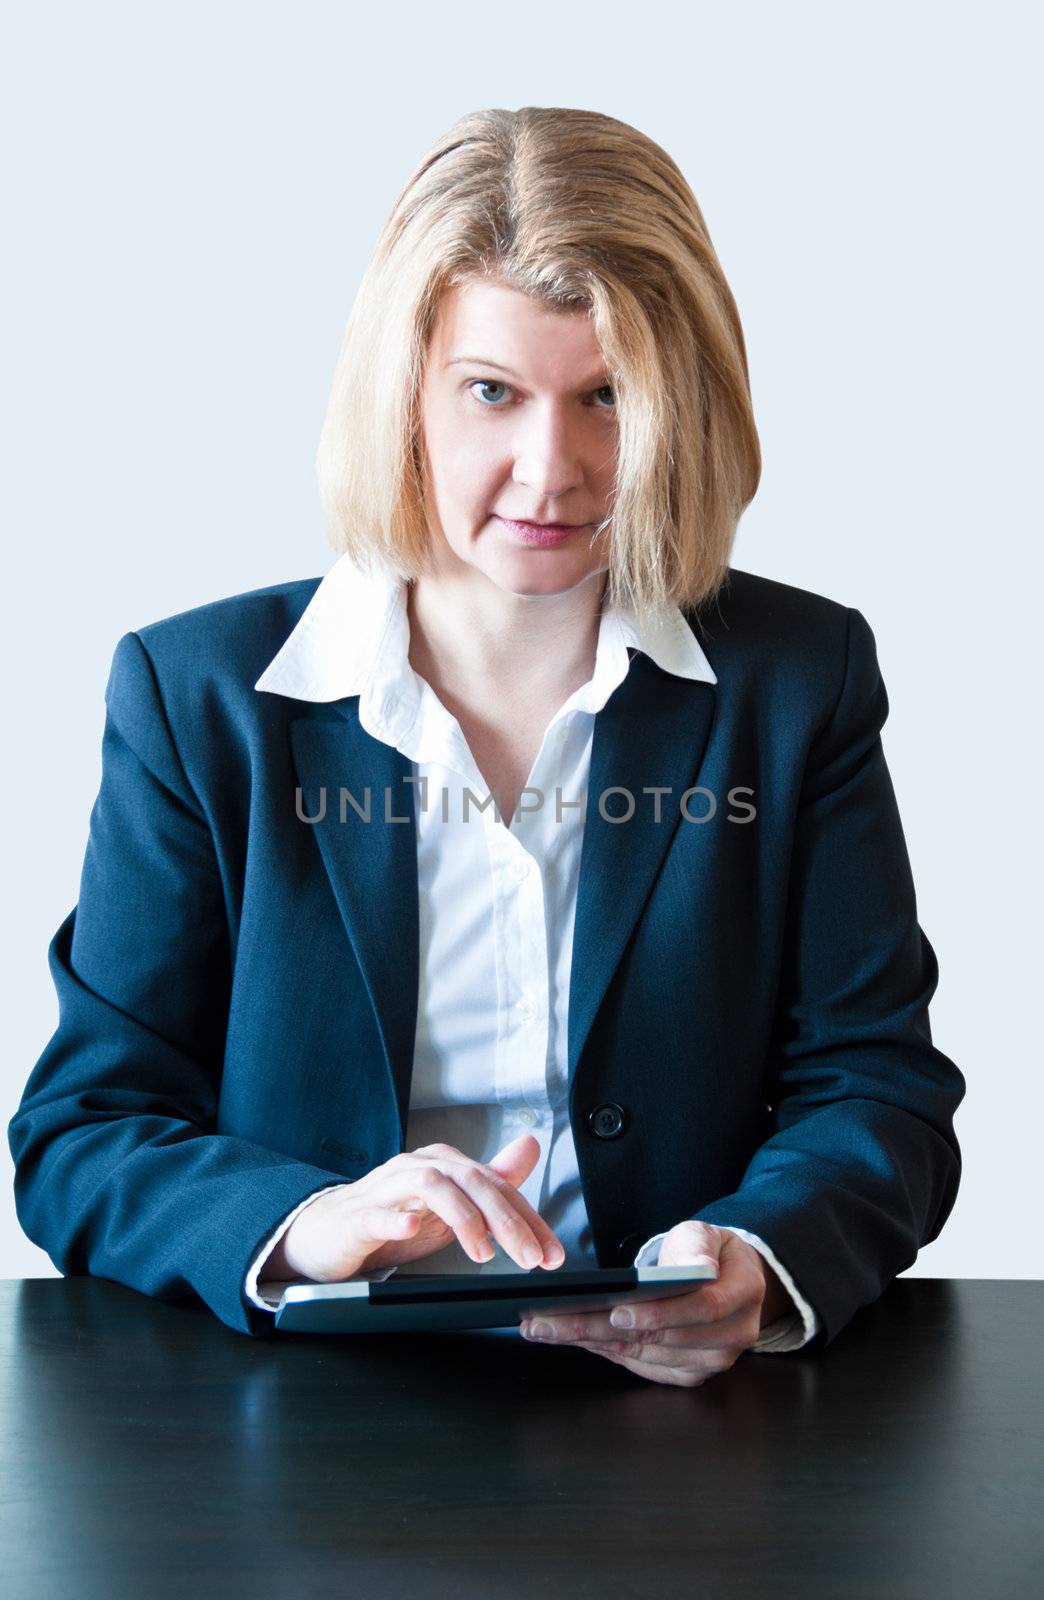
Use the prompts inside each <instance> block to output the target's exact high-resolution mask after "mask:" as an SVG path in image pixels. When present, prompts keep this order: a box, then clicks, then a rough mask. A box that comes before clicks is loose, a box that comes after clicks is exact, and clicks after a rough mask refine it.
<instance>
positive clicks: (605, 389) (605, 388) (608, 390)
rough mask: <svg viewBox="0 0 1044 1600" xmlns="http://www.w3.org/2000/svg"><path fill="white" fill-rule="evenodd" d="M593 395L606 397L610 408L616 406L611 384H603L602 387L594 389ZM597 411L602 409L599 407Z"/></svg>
mask: <svg viewBox="0 0 1044 1600" xmlns="http://www.w3.org/2000/svg"><path fill="white" fill-rule="evenodd" d="M595 394H603V395H608V396H609V404H610V405H611V406H615V404H616V396H615V395H614V393H613V388H612V384H609V383H603V385H602V387H601V388H600V389H596V390H595ZM598 409H599V410H601V409H602V408H601V407H600V406H599V408H598Z"/></svg>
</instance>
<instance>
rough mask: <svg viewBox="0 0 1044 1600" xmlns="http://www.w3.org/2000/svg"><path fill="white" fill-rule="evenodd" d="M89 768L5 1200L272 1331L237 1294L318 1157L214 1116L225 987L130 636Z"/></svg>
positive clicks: (147, 665)
mask: <svg viewBox="0 0 1044 1600" xmlns="http://www.w3.org/2000/svg"><path fill="white" fill-rule="evenodd" d="M105 698H106V717H105V728H104V733H103V739H102V778H101V786H100V789H99V791H98V795H97V799H96V801H95V804H94V808H93V810H92V812H91V819H90V829H89V835H88V842H87V849H86V855H85V858H84V864H83V871H82V875H81V880H80V896H79V903H78V905H77V906H76V907H74V909H73V910H72V911H71V912H70V913H69V915H68V917H67V918H66V919H65V921H64V922H63V923H62V924H61V926H60V927H59V929H58V931H57V932H56V934H55V935H54V938H53V940H52V942H51V945H50V948H49V951H48V959H49V963H50V970H51V975H52V977H53V980H54V984H55V988H56V990H57V996H58V1010H59V1021H58V1026H57V1029H56V1031H55V1032H54V1034H53V1036H52V1037H51V1039H50V1042H49V1043H48V1044H47V1046H46V1047H45V1049H44V1051H43V1054H42V1055H41V1057H40V1059H39V1060H38V1062H37V1063H36V1066H35V1067H34V1068H33V1071H32V1073H31V1074H30V1077H29V1080H28V1082H27V1084H26V1087H25V1090H24V1093H23V1096H22V1100H21V1103H20V1105H19V1107H18V1110H17V1111H16V1113H15V1116H14V1118H13V1119H12V1121H11V1123H10V1125H9V1129H8V1141H9V1144H10V1148H11V1153H12V1155H13V1157H14V1163H15V1204H16V1209H17V1212H18V1217H19V1221H20V1222H21V1225H22V1227H23V1228H24V1230H25V1232H26V1233H27V1234H28V1236H29V1238H30V1239H32V1240H33V1241H34V1242H35V1243H36V1244H38V1245H40V1246H41V1247H42V1248H43V1249H44V1250H46V1251H47V1253H48V1255H49V1256H50V1257H51V1260H52V1261H53V1262H54V1264H55V1266H56V1267H58V1268H59V1270H60V1271H61V1272H63V1273H65V1274H85V1273H89V1274H93V1275H95V1276H98V1277H102V1278H111V1279H114V1280H116V1281H117V1282H118V1283H123V1284H127V1285H128V1286H129V1287H130V1288H132V1289H137V1290H139V1291H140V1292H141V1293H143V1294H148V1295H152V1296H155V1297H157V1298H159V1299H163V1300H171V1301H183V1300H197V1301H198V1300H200V1299H201V1300H203V1301H204V1302H205V1303H206V1304H207V1305H208V1306H209V1307H210V1308H211V1309H212V1310H213V1311H214V1312H215V1313H216V1314H217V1316H218V1317H220V1319H221V1320H222V1321H223V1322H225V1323H226V1324H227V1325H228V1326H229V1327H231V1328H235V1329H237V1330H238V1331H240V1332H244V1333H250V1334H255V1335H259V1334H264V1333H268V1332H270V1331H271V1329H272V1326H273V1323H272V1318H271V1316H270V1315H269V1314H268V1313H266V1312H264V1311H261V1310H260V1309H258V1308H257V1307H256V1306H254V1305H252V1304H251V1303H250V1302H249V1301H248V1300H247V1298H246V1296H245V1295H244V1292H243V1286H244V1279H245V1274H246V1268H247V1265H248V1263H249V1262H250V1261H251V1259H252V1258H253V1256H254V1255H255V1254H256V1252H257V1250H258V1248H259V1246H260V1244H261V1242H262V1240H264V1239H265V1238H267V1237H268V1235H269V1234H270V1233H271V1231H272V1229H273V1227H274V1225H275V1224H276V1223H277V1222H278V1221H279V1219H280V1218H282V1217H283V1216H285V1215H286V1213H287V1212H289V1211H291V1210H292V1209H293V1208H294V1207H295V1206H296V1205H297V1204H298V1203H299V1202H300V1201H301V1200H302V1199H303V1198H304V1197H305V1196H306V1195H308V1194H310V1193H312V1192H313V1191H315V1190H317V1189H320V1188H323V1187H326V1186H328V1185H331V1184H334V1183H339V1182H341V1183H343V1181H344V1176H343V1174H341V1173H336V1172H329V1171H327V1170H325V1169H323V1168H320V1167H313V1166H310V1165H309V1164H307V1163H305V1162H301V1161H297V1160H292V1159H289V1158H288V1157H287V1156H285V1155H281V1154H279V1153H278V1152H277V1151H274V1150H269V1149H267V1148H265V1147H263V1146H261V1145H259V1144H254V1143H251V1142H250V1141H248V1140H245V1139H239V1138H234V1137H230V1136H229V1135H226V1134H221V1133H218V1132H217V1131H216V1125H217V1114H218V1101H219V1091H220V1084H221V1071H222V1061H223V1053H224V1041H225V1032H226V1026H227V1018H228V1010H229V1003H230V994H231V978H232V972H231V956H230V939H229V930H228V915H227V909H226V902H225V896H224V893H223V888H222V877H221V872H220V869H219V865H218V860H217V856H216V851H215V846H214V838H213V835H212V833H211V830H210V827H209V825H208V823H207V821H206V818H205V815H204V813H203V810H202V808H201V805H200V803H199V800H198V799H197V796H196V795H195V794H194V793H193V790H192V788H191V786H190V784H189V782H188V779H187V777H186V775H185V770H184V768H183V766H182V763H181V761H180V759H179V756H178V753H177V749H176V747H175V744H174V739H173V737H172V734H171V730H170V727H169V725H168V722H167V718H166V715H165V712H164V708H163V704H162V701H161V697H160V692H159V687H158V684H157V681H156V678H155V675H154V672H153V668H152V664H151V661H150V659H149V656H148V654H147V652H146V650H145V647H144V644H143V643H142V641H141V640H140V639H139V638H138V636H137V634H134V633H129V634H125V635H124V636H123V638H122V639H120V641H119V643H118V644H117V646H116V650H115V653H114V656H113V660H112V668H111V672H110V675H109V681H108V685H107V688H106V696H105Z"/></svg>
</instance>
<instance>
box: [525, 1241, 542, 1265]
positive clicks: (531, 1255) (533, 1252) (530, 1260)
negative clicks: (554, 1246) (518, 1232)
mask: <svg viewBox="0 0 1044 1600" xmlns="http://www.w3.org/2000/svg"><path fill="white" fill-rule="evenodd" d="M543 1254H544V1252H543V1251H542V1250H541V1248H540V1246H539V1245H538V1244H527V1245H526V1248H525V1249H524V1250H523V1252H522V1260H523V1261H524V1262H525V1264H526V1266H527V1267H538V1266H539V1265H540V1262H541V1258H542V1257H543Z"/></svg>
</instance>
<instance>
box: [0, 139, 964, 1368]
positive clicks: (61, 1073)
mask: <svg viewBox="0 0 1044 1600" xmlns="http://www.w3.org/2000/svg"><path fill="white" fill-rule="evenodd" d="M759 471H760V456H759V447H758V439H757V434H756V431H755V427H754V422H753V417H752V410H751V401H750V394H749V386H748V377H747V365H746V356H745V349H744V342H743V336H742V332H741V328H740V323H739V318H738V315H737V312H736V308H735V304H734V302H733V298H732V296H731V293H730V291H729V289H728V286H727V284H726V281H725V278H724V276H723V274H722V270H721V267H720V264H719V263H718V260H717V258H716V256H715V253H714V250H713V247H712V245H711V242H710V239H709V236H708V233H707V229H706V226H705V223H704V220H703V217H702V214H701V212H700V209H699V207H698V205H697V203H696V201H695V199H694V197H693V195H692V193H691V190H690V189H689V187H688V185H687V184H686V183H685V180H684V179H683V177H682V175H681V174H680V172H679V171H678V169H677V167H676V166H675V165H674V163H673V162H672V161H671V160H670V158H669V157H668V156H667V155H666V154H665V153H664V152H663V151H662V150H661V149H659V147H658V146H657V145H655V144H654V143H653V142H652V141H651V140H649V139H647V138H645V137H644V136H643V135H642V134H640V133H639V132H637V131H636V130H635V129H633V128H630V127H628V126H627V125H625V124H623V123H620V122H617V121H615V120H613V119H612V118H609V117H604V116H600V115H597V114H595V113H592V112H585V111H573V110H554V109H534V108H527V109H524V110H521V111H518V112H506V111H489V112H480V113H476V114H474V115H471V116H468V117H465V118H464V119H463V120H462V121H461V122H460V123H458V124H457V125H456V126H455V127H454V128H452V129H451V130H450V131H449V132H448V133H447V134H446V135H445V136H444V137H443V138H442V139H440V140H439V141H437V143H436V144H435V146H434V147H433V148H432V149H431V150H430V151H429V153H428V154H427V156H426V157H425V158H424V160H423V162H422V163H421V165H420V166H419V167H418V169H417V170H416V172H415V173H414V174H413V176H412V177H411V178H410V180H409V182H408V183H407V185H406V187H405V189H404V190H403V192H402V194H401V195H400V197H399V199H398V201H397V202H396V205H395V207H394V209H393V212H392V214H391V216H390V218H389V220H388V222H387V224H386V226H385V229H384V231H383V233H382V236H381V238H380V241H379V243H378V247H377V250H376V252H375V255H374V258H373V260H372V262H371V265H370V267H369V269H368V271H367V273H366V276H365V279H364V281H363V284H362V286H361V289H360V292H359V295H358V298H357V301H356V304H355V307H354V309H353V312H352V316H351V319H350V321H349V324H348V329H347V332H346V335H345V341H344V345H343V348H342V352H341V357H340V362H339V365H338V368H337V374H336V378H335V382H334V386H333V393H332V396H331V401H330V406H329V410H328V414H327V418H326V421H325V425H324V429H323V435H322V441H321V446H320V455H319V475H320V485H321V491H322V498H323V505H324V511H325V514H326V516H327V519H328V523H329V527H330V530H331V534H332V538H333V542H334V543H335V545H336V546H337V548H338V549H339V550H340V551H341V557H340V559H339V560H338V561H337V562H336V563H335V565H334V566H333V568H332V569H331V571H330V572H329V573H327V575H326V576H325V578H323V579H322V581H321V582H320V581H318V580H316V579H307V580H303V581H301V582H297V583H289V584H281V585H276V586H274V587H272V588H268V589H262V590H258V591H254V592H252V593H249V594H244V595H238V596H235V597H234V598H232V599H229V600H222V601H217V602H214V603H213V604H210V605H205V606H201V607H197V608H196V609H194V610H192V611H189V612H186V613H183V614H181V615H179V616H175V617H171V618H168V619H166V620H164V621H161V622H156V623H153V624H152V625H150V626H149V627H145V628H143V629H141V630H139V631H138V632H133V633H128V634H126V635H125V636H124V637H123V638H122V639H121V640H120V641H119V644H118V645H117V648H116V652H115V656H114V659H113V665H112V672H111V675H110V679H109V684H108V689H107V694H106V700H107V720H106V727H105V733H104V741H103V776H102V782H101V788H100V792H99V795H98V799H97V802H96V804H95V807H94V811H93V813H92V817H91V830H90V838H89V842H88V847H87V853H86V859H85V862H84V869H83V879H82V883H81V892H80V899H79V904H78V906H77V907H76V908H75V910H74V911H73V912H71V913H70V915H69V916H68V917H67V918H66V920H65V922H63V924H62V926H61V927H60V928H59V929H58V931H57V933H56V935H55V938H54V940H53V942H52V945H51V950H50V961H51V970H52V973H53V976H54V980H55V983H56V986H57V989H58V995H59V1000H60V1003H61V1020H60V1023H59V1026H58V1029H57V1031H56V1032H55V1034H54V1036H53V1038H52V1039H51V1041H50V1043H49V1044H48V1046H47V1048H46V1049H45V1050H44V1052H43V1055H42V1056H41V1058H40V1061H39V1062H38V1063H37V1065H36V1067H35V1069H34V1071H33V1073H32V1075H31V1076H30V1079H29V1082H28V1084H27V1087H26V1090H25V1094H24V1097H23V1100H22V1104H21V1106H20V1108H19V1110H18V1112H17V1114H16V1116H15V1117H14V1119H13V1121H12V1123H11V1128H10V1142H11V1148H12V1151H13V1154H14V1158H15V1163H16V1198H17V1204H18V1210H19V1216H20V1218H21V1221H22V1224H23V1226H24V1228H25V1230H26V1232H27V1233H28V1234H29V1236H30V1237H31V1238H32V1239H34V1240H36V1241H37V1242H38V1243H39V1244H40V1245H42V1246H43V1247H44V1248H45V1249H46V1250H47V1251H48V1252H49V1254H50V1255H51V1257H52V1259H53V1260H54V1262H55V1263H56V1265H57V1266H58V1267H59V1268H60V1269H61V1270H62V1271H63V1272H92V1273H96V1274H99V1275H101V1276H105V1277H109V1278H114V1279H116V1280H118V1281H120V1282H123V1283H126V1284H129V1285H131V1286H132V1287H134V1288H136V1289H139V1290H141V1291H142V1292H144V1293H147V1294H152V1295H157V1296H160V1297H162V1298H165V1299H182V1298H187V1297H191V1296H193V1295H196V1296H199V1297H201V1298H202V1299H203V1300H204V1301H205V1302H206V1303H207V1304H208V1305H210V1306H211V1308H212V1309H213V1310H214V1311H215V1312H216V1314H217V1315H218V1316H219V1317H220V1318H221V1319H222V1320H223V1321H224V1322H226V1323H227V1324H228V1325H229V1326H230V1327H232V1328H235V1329H238V1330H240V1331H245V1332H249V1333H252V1334H264V1333H266V1332H267V1331H269V1329H270V1327H271V1323H272V1317H271V1306H272V1304H274V1300H275V1299H276V1298H277V1295H274V1294H273V1291H272V1289H271V1288H270V1287H269V1288H268V1289H267V1292H266V1284H268V1285H270V1284H271V1282H272V1281H279V1280H284V1279H286V1278H301V1277H306V1278H312V1279H317V1280H320V1281H331V1280H338V1279H343V1278H347V1277H352V1276H356V1275H361V1276H372V1275H375V1274H377V1275H386V1274H387V1273H388V1272H389V1271H394V1270H405V1271H409V1270H410V1267H411V1264H412V1266H413V1270H421V1271H440V1270H459V1269H460V1268H461V1267H462V1266H463V1267H465V1268H466V1269H468V1270H481V1268H482V1265H483V1264H484V1263H489V1267H490V1269H491V1270H500V1269H502V1268H503V1267H508V1268H510V1269H512V1270H517V1268H519V1267H522V1268H528V1267H530V1266H533V1265H535V1264H539V1265H541V1266H542V1267H544V1268H546V1269H551V1270H553V1269H554V1268H555V1267H556V1266H559V1265H561V1263H562V1262H563V1260H564V1261H567V1262H572V1263H574V1264H578V1263H583V1262H587V1263H594V1262H597V1263H599V1264H601V1265H602V1266H614V1265H620V1264H630V1263H631V1262H632V1261H633V1262H635V1263H636V1264H637V1263H642V1264H644V1263H649V1262H655V1261H657V1260H658V1261H659V1262H660V1263H663V1264H667V1263H670V1262H683V1261H699V1260H703V1259H709V1260H710V1261H711V1262H713V1263H714V1264H715V1265H716V1267H717V1272H718V1276H717V1282H716V1283H714V1284H712V1285H705V1286H701V1287H700V1288H699V1289H697V1290H696V1291H694V1292H693V1293H692V1294H688V1295H683V1296H678V1297H676V1298H671V1299H669V1300H663V1301H659V1302H651V1303H646V1304H643V1305H641V1306H639V1307H637V1308H635V1309H634V1310H633V1311H631V1312H629V1313H627V1312H624V1313H623V1314H621V1312H623V1308H621V1312H614V1313H613V1314H612V1316H611V1317H610V1316H609V1315H608V1314H606V1313H590V1314H587V1315H584V1316H580V1315H570V1316H560V1317H558V1318H556V1319H553V1322H554V1323H557V1327H552V1330H551V1331H552V1334H557V1336H558V1337H559V1338H560V1339H561V1340H566V1341H569V1342H573V1343H577V1344H581V1345H582V1346H583V1347H584V1348H585V1349H588V1350H590V1351H592V1352H594V1353H597V1354H600V1355H602V1356H604V1357H606V1358H607V1359H609V1360H612V1361H617V1362H620V1363H622V1364H623V1365H624V1366H626V1367H628V1368H630V1369H631V1370H632V1371H634V1372H636V1373H638V1374H640V1375H641V1376H643V1377H646V1378H649V1379H651V1380H653V1381H657V1382H663V1383H670V1384H678V1385H683V1386H691V1385H694V1384H698V1383H701V1382H703V1381H705V1379H706V1378H707V1377H708V1376H711V1375H713V1374H715V1373H718V1372H722V1371H725V1370H727V1369H728V1368H729V1367H731V1366H732V1365H733V1363H734V1362H735V1361H736V1360H737V1358H738V1356H739V1355H740V1354H741V1353H742V1352H743V1351H744V1350H747V1349H752V1348H753V1349H757V1350H765V1351H774V1352H782V1351H787V1350H792V1349H798V1348H801V1347H802V1346H804V1345H807V1344H808V1343H809V1341H810V1340H812V1339H813V1338H818V1339H819V1341H820V1343H821V1344H822V1343H827V1342H829V1341H830V1340H831V1339H833V1338H834V1337H835V1336H836V1335H837V1333H838V1332H839V1331H840V1329H841V1328H842V1327H843V1326H844V1325H845V1324H846V1323H847V1322H848V1320H849V1319H850V1317H851V1316H852V1315H853V1313H854V1312H855V1310H856V1309H857V1308H858V1307H859V1306H860V1305H863V1304H866V1303H868V1302H870V1301H872V1300H873V1299H875V1298H876V1297H877V1296H878V1295H879V1294H880V1293H881V1291H882V1290H883V1288H884V1287H885V1286H886V1284H887V1283H888V1282H889V1281H890V1280H891V1279H892V1278H893V1277H894V1276H895V1275H896V1273H898V1272H900V1271H902V1270H903V1269H904V1268H905V1267H907V1266H909V1265H910V1263H911V1262H912V1261H913V1260H914V1258H915V1256H916V1254H917V1250H918V1248H919V1247H920V1245H922V1244H924V1243H926V1242H928V1241H929V1240H931V1239H933V1238H935V1237H936V1235H937V1234H938V1232H939V1231H940V1229H941V1227H942V1225H943V1223H944V1222H945V1220H946V1217H947V1216H948V1215H949V1212H950V1210H951V1208H952V1206H953V1202H954V1198H955V1195H956V1191H957V1185H958V1181H959V1174H960V1156H959V1150H958V1145H957V1142H956V1139H955V1136H954V1131H953V1113H954V1111H955V1109H956V1107H957V1105H958V1104H959V1102H960V1099H961V1097H962V1094H963V1087H964V1085H963V1079H962V1077H961V1074H960V1073H959V1072H958V1070H957V1068H956V1067H955V1066H954V1064H953V1063H952V1062H951V1061H949V1060H948V1059H947V1058H946V1057H945V1056H944V1055H942V1054H941V1053H940V1052H939V1051H938V1050H936V1049H935V1048H934V1047H933V1046H932V1043H931V1035H930V1030H929V1024H928V1015H927V1007H928V1003H929V1001H930V999H931V996H932V994H933V992H934V990H935V986H936V983H937V976H938V973H937V965H936V961H935V956H934V952H933V951H932V948H931V946H930V945H929V943H928V941H927V939H926V938H925V936H924V935H923V933H922V932H921V930H920V928H919V926H918V923H917V919H916V908H915V897H914V889H913V884H912V881H911V877H910V869H909V863H908V859H907V854H906V849H905V844H904V841H903V835H902V829H901V825H900V821H899V817H898V815H897V812H896V807H895V800H894V795H893V791H892V786H891V782H890V779H889V776H888V772H887V768H886V766H885V761H884V757H883V754H882V748H881V742H880V737H879V735H880V729H881V726H882V724H883V722H884V719H885V716H886V714H887V698H886V694H885V689H884V686H883V683H882V680H881V675H880V672H879V669H878V666H877V660H876V653H875V646H874V638H873V634H872V632H871V630H870V628H869V627H868V625H867V623H866V622H865V620H864V619H863V617H862V616H861V615H860V613H859V612H858V611H856V610H853V609H851V608H847V607H845V606H844V605H841V604H839V603H837V602H835V601H833V600H829V599H826V598H823V597H821V596H818V595H815V594H811V593H808V592H806V591H802V590H799V589H796V588H793V587H790V586H788V585H785V584H780V583H775V582H770V581H768V580H766V579H762V578H758V577H755V576H753V575H751V574H748V573H744V572H740V571H739V570H737V569H735V568H731V567H730V566H729V554H730V551H731V547H732V542H733V539H734V536H735V531H736V526H737V523H738V520H739V517H740V515H741V514H742V511H743V510H744V508H745V507H746V505H747V504H748V503H749V501H750V500H751V498H752V497H753V495H754V492H755V489H756V487H757V483H758V477H759ZM498 1245H499V1246H500V1247H501V1251H502V1254H501V1255H500V1256H499V1257H498V1256H497V1255H496V1254H495V1247H496V1246H498ZM629 1316H631V1317H633V1325H632V1324H631V1323H630V1322H629V1321H628V1317H629ZM527 1331H533V1330H527Z"/></svg>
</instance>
